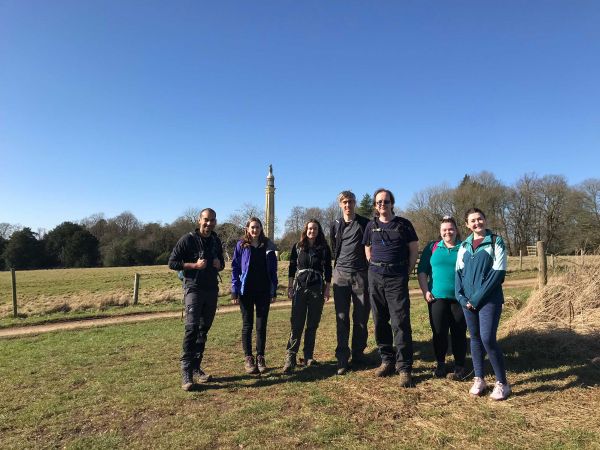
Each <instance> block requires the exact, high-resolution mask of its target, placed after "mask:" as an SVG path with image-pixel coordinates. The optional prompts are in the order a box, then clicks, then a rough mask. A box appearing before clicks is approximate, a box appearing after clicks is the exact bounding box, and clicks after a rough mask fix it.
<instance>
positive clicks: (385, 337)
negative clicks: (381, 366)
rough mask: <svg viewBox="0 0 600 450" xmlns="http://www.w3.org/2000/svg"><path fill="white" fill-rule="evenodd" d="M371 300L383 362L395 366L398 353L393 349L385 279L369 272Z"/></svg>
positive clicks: (377, 340) (378, 345)
mask: <svg viewBox="0 0 600 450" xmlns="http://www.w3.org/2000/svg"><path fill="white" fill-rule="evenodd" d="M369 300H370V302H371V310H372V311H373V325H374V327H375V342H376V343H377V348H378V350H379V355H380V356H381V362H382V363H385V364H392V365H393V364H394V362H395V360H396V351H395V350H394V347H393V336H392V328H391V327H390V324H389V321H390V312H389V309H388V304H387V302H386V299H385V289H384V280H383V277H382V276H381V275H379V274H376V273H374V272H372V271H369Z"/></svg>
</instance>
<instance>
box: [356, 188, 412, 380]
mask: <svg viewBox="0 0 600 450" xmlns="http://www.w3.org/2000/svg"><path fill="white" fill-rule="evenodd" d="M373 199H374V207H375V213H376V217H374V218H373V220H372V221H370V222H369V224H368V225H367V228H366V230H365V234H364V237H363V241H362V243H363V244H364V245H365V254H366V256H367V260H368V261H369V296H370V298H371V310H372V311H373V322H374V325H375V341H376V342H377V347H378V349H379V354H380V356H381V365H380V366H379V368H378V369H376V370H375V375H376V376H378V377H384V376H388V375H391V374H392V373H394V371H396V372H397V373H398V374H399V378H400V379H399V382H400V386H402V387H409V386H412V365H413V342H412V328H411V325H410V298H409V294H408V277H409V274H410V273H411V272H412V270H413V269H414V267H415V263H416V261H417V256H418V250H419V248H418V237H417V233H416V232H415V229H414V228H413V225H412V223H411V222H410V221H409V220H408V219H405V218H402V217H397V216H395V215H394V195H393V194H392V192H391V191H389V190H387V189H378V190H377V191H375V194H374V195H373ZM390 322H391V326H390Z"/></svg>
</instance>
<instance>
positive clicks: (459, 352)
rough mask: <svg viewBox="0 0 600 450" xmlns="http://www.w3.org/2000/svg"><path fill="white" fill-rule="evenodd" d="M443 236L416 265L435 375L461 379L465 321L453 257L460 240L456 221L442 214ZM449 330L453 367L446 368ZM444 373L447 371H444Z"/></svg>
mask: <svg viewBox="0 0 600 450" xmlns="http://www.w3.org/2000/svg"><path fill="white" fill-rule="evenodd" d="M440 235H441V236H442V240H440V241H433V242H430V243H429V244H428V245H427V246H426V247H425V248H424V249H423V253H422V254H421V259H420V261H419V267H418V269H417V273H418V278H419V286H420V287H421V291H422V292H423V297H424V298H425V300H426V301H427V307H428V309H429V323H430V324H431V331H432V332H433V350H434V352H435V358H436V361H437V366H436V368H435V370H434V372H433V374H434V376H436V377H438V378H441V377H445V376H447V377H448V378H450V379H453V380H464V379H465V378H466V377H467V376H468V374H469V373H468V371H467V369H466V368H465V358H466V355H467V325H466V322H465V316H464V314H463V309H462V306H461V305H460V303H459V302H458V301H456V296H455V293H454V279H455V267H456V257H457V255H458V249H459V244H460V240H459V239H458V228H457V226H456V221H455V220H454V219H453V218H452V217H449V216H445V217H444V218H443V219H442V221H441V223H440ZM448 330H450V335H451V336H452V353H453V354H454V364H455V366H454V371H453V372H450V373H448V371H447V370H446V353H447V351H448ZM446 374H447V375H446Z"/></svg>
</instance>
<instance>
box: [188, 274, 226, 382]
mask: <svg viewBox="0 0 600 450" xmlns="http://www.w3.org/2000/svg"><path fill="white" fill-rule="evenodd" d="M184 292H185V297H184V298H185V300H184V301H185V332H184V335H183V349H182V350H183V351H182V354H181V368H182V369H184V370H190V369H198V368H199V367H200V364H201V363H202V356H203V355H204V347H205V346H206V338H207V335H208V331H209V330H210V327H211V326H212V323H213V320H214V318H215V313H216V311H217V296H218V293H219V289H218V288H217V287H215V288H213V289H203V288H199V287H196V286H190V287H186V288H185V290H184Z"/></svg>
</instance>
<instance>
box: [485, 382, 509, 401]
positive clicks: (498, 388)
mask: <svg viewBox="0 0 600 450" xmlns="http://www.w3.org/2000/svg"><path fill="white" fill-rule="evenodd" d="M511 392H512V389H511V388H510V384H508V383H504V384H503V383H500V382H499V381H496V384H495V385H494V390H493V391H492V393H491V394H490V398H491V399H492V400H495V401H499V400H506V398H507V397H508V396H509V395H510V394H511Z"/></svg>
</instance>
